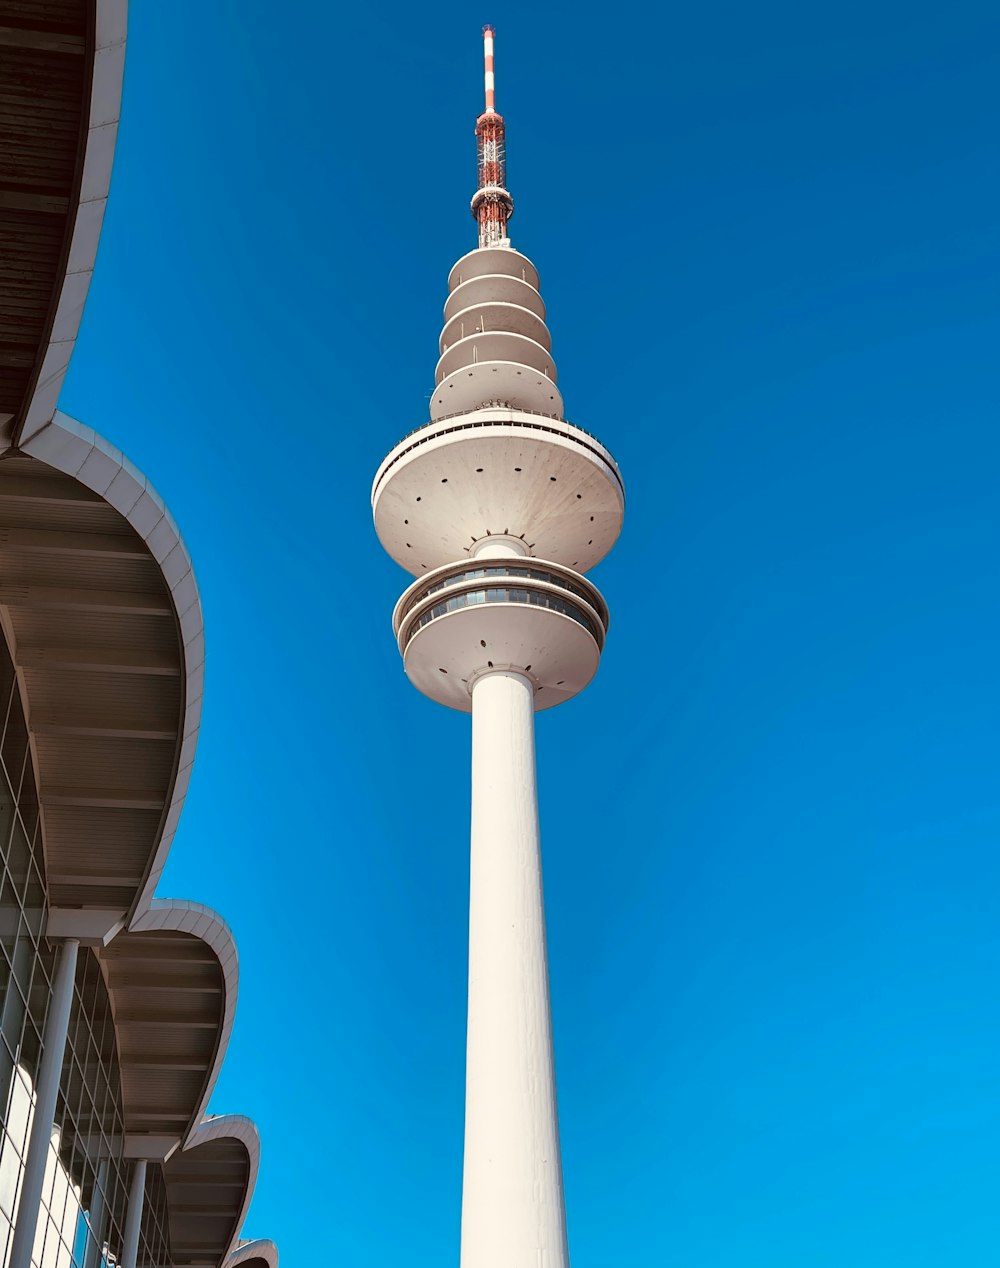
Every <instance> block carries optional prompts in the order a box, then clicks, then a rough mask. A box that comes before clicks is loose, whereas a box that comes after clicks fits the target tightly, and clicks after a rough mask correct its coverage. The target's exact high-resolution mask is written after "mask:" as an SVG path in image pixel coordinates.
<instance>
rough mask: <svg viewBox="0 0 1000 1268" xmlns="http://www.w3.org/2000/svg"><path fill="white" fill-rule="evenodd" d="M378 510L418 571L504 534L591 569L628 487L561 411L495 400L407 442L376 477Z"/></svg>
mask: <svg viewBox="0 0 1000 1268" xmlns="http://www.w3.org/2000/svg"><path fill="white" fill-rule="evenodd" d="M372 510H373V512H374V515H375V531H376V532H377V533H378V537H379V541H380V542H381V543H382V546H383V548H384V549H385V550H386V552H387V553H388V554H389V555H391V556H392V558H393V559H395V561H396V562H397V563H398V564H400V565H401V567H403V568H405V569H406V570H407V572H410V573H412V574H413V575H414V576H420V575H422V574H423V573H427V572H431V571H432V570H433V569H435V568H439V567H441V566H442V565H443V564H447V563H451V562H453V561H454V560H456V559H461V558H462V557H463V556H465V555H469V554H471V553H473V551H474V548H475V547H476V545H477V544H478V543H481V542H482V541H483V540H485V539H486V538H488V537H491V536H497V535H501V536H508V537H515V538H518V539H519V540H520V541H522V542H523V543H524V550H525V553H527V554H528V555H531V556H537V557H541V558H544V559H551V560H554V561H555V562H557V563H559V564H564V565H567V566H568V567H570V568H574V569H577V570H578V571H580V572H586V571H587V570H588V569H590V568H593V567H594V565H595V564H597V563H598V562H600V560H601V559H603V558H604V556H605V555H606V554H607V553H608V551H609V550H610V549H611V547H612V546H613V545H614V544H615V541H616V540H617V539H618V534H619V533H620V532H621V526H622V518H623V516H624V513H625V489H624V486H623V484H622V478H621V475H620V473H619V471H618V467H617V464H616V463H615V460H614V458H612V456H611V454H610V453H609V452H608V450H607V449H605V447H604V446H603V445H602V444H601V442H600V441H599V440H597V439H596V437H594V436H591V435H590V434H589V433H588V432H585V431H583V430H582V429H581V428H579V427H574V426H573V424H572V423H568V422H566V421H565V419H562V418H556V417H552V416H551V415H547V414H532V413H530V412H529V411H527V410H524V409H512V408H509V407H506V406H502V405H494V406H485V407H482V408H479V409H475V410H471V411H469V412H465V413H460V414H458V415H455V416H454V417H450V418H442V419H439V420H438V421H436V422H432V423H428V424H427V425H426V426H424V427H421V428H419V429H418V430H417V431H415V432H411V433H410V435H409V436H406V437H405V438H404V439H403V440H401V441H400V442H399V444H398V445H396V447H395V448H394V449H392V450H391V451H390V452H389V454H388V455H387V456H386V457H385V459H384V460H383V462H382V465H381V466H380V467H379V469H378V472H377V474H376V476H375V482H374V485H373V486H372Z"/></svg>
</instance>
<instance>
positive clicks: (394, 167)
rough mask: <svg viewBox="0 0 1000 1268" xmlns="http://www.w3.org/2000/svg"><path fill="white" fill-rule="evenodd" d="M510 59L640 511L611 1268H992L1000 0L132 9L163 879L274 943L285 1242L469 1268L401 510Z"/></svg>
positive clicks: (610, 679) (560, 264)
mask: <svg viewBox="0 0 1000 1268" xmlns="http://www.w3.org/2000/svg"><path fill="white" fill-rule="evenodd" d="M485 21H492V22H494V23H495V24H496V26H497V29H498V38H497V59H498V62H497V71H498V105H499V107H500V109H501V110H502V111H503V112H504V114H505V116H506V118H507V124H508V155H509V181H510V185H511V188H512V191H513V193H514V196H515V199H516V201H517V214H516V216H515V218H514V220H513V223H512V237H513V241H514V244H515V245H516V246H517V247H518V248H520V249H522V250H523V251H525V253H526V254H527V255H529V256H530V257H531V258H532V259H533V260H534V261H535V262H536V264H537V265H538V267H539V269H540V271H541V277H542V289H543V294H544V296H545V299H546V301H547V302H548V306H549V315H550V328H551V330H552V334H553V338H554V341H555V342H554V349H555V355H556V360H557V363H558V365H559V370H560V386H561V387H562V388H563V391H564V394H565V398H566V406H567V416H568V417H569V418H570V419H571V420H573V421H574V422H577V423H578V424H579V425H581V426H583V427H585V428H587V429H588V430H591V431H593V432H595V433H596V434H597V435H599V436H600V437H601V439H602V440H604V441H605V442H606V443H607V444H608V446H609V447H610V448H611V450H612V451H613V452H614V453H615V455H616V457H617V458H618V459H619V461H620V464H621V467H622V470H623V473H624V476H625V481H626V486H627V489H628V494H629V505H628V509H627V513H626V526H625V531H624V533H623V535H622V537H621V540H620V542H619V544H618V546H617V548H616V549H615V551H614V552H613V553H612V554H611V555H610V556H609V558H608V559H607V560H606V561H605V562H604V563H603V564H602V565H601V566H600V568H598V569H597V570H595V572H594V574H593V576H594V579H595V581H596V582H597V583H598V584H599V585H600V587H601V588H602V590H603V592H604V594H605V595H606V597H607V599H608V602H609V604H610V607H611V612H612V630H611V636H610V639H609V641H608V646H607V651H606V654H605V658H604V663H603V664H602V666H601V670H600V673H599V674H598V677H597V679H596V680H595V681H594V683H593V685H592V686H591V687H590V689H589V690H588V691H587V692H586V693H585V694H584V695H582V696H581V697H579V698H578V699H577V700H575V701H573V702H572V703H570V704H568V705H566V706H564V707H562V708H560V709H557V710H554V711H552V712H549V713H546V714H544V715H542V716H541V717H540V719H539V725H538V746H539V765H540V776H541V813H542V821H543V823H542V826H543V841H544V855H545V868H546V887H547V907H548V919H549V934H550V947H551V972H552V984H553V997H554V1013H555V1035H556V1050H557V1065H558V1078H559V1096H560V1110H561V1118H562V1136H563V1151H564V1165H565V1178H566V1198H567V1206H568V1219H569V1229H570V1244H571V1250H572V1256H573V1263H574V1268H623V1266H625V1265H629V1266H632V1265H643V1266H645V1265H649V1266H653V1265H665V1266H670V1268H733V1266H734V1265H740V1268H758V1266H759V1268H803V1266H806V1268H813V1266H816V1268H825V1266H827V1265H829V1266H836V1268H845V1266H846V1265H850V1266H851V1268H891V1266H895V1265H900V1266H903V1265H905V1266H906V1268H918V1266H922V1265H928V1266H933V1268H940V1266H941V1265H976V1266H978V1265H985V1264H992V1263H996V1262H998V1260H1000V1145H998V1141H1000V1013H998V1005H997V998H998V989H997V987H998V974H1000V851H998V848H997V844H998V834H1000V784H998V756H997V752H998V741H1000V660H998V646H1000V603H998V595H997V560H998V556H1000V521H998V500H1000V499H998V484H1000V441H998V421H1000V408H998V406H1000V390H998V361H1000V358H998V346H1000V306H998V290H997V278H998V270H1000V239H998V229H997V219H996V213H997V204H998V197H1000V177H998V168H997V155H996V151H995V149H994V146H995V143H996V137H997V123H998V107H997V96H996V88H997V82H998V79H1000V54H998V45H1000V14H998V11H997V8H996V6H995V5H994V4H991V3H985V2H984V3H982V4H980V5H976V4H962V3H958V4H949V5H945V4H943V3H942V4H929V3H920V2H919V0H918V2H917V3H916V4H914V3H912V0H911V2H908V3H900V4H894V3H875V4H872V3H865V4H859V3H856V2H854V0H847V2H846V3H844V4H840V5H837V6H833V7H827V8H823V7H822V6H821V7H820V8H817V7H816V6H811V5H803V4H801V3H794V4H793V3H784V4H783V3H776V2H775V0H764V2H763V3H758V4H753V5H746V4H742V3H740V4H737V3H734V2H728V0H720V2H715V3H705V4H695V5H691V4H687V5H666V6H660V5H656V6H653V5H648V6H647V5H641V4H637V3H635V2H634V0H623V2H622V3H618V4H615V5H612V6H609V7H607V8H604V7H602V8H592V9H591V8H588V7H587V5H586V4H581V5H577V6H574V7H570V6H563V5H556V6H548V5H544V6H539V5H537V4H529V3H523V2H521V0H516V2H510V0H508V3H506V4H505V5H504V6H503V8H502V9H494V10H488V9H482V10H481V9H477V8H476V7H475V6H471V5H469V4H467V3H455V2H453V0H441V2H439V3H437V4H435V5H432V6H404V5H401V4H398V3H394V2H392V0H389V2H387V3H383V4H378V5H340V4H329V3H326V2H325V0H303V2H302V3H298V4H285V5H277V6H276V5H274V4H273V3H265V2H264V0H216V2H214V3H210V4H209V3H204V0H171V2H170V3H169V4H168V3H142V2H141V0H136V2H135V3H133V5H132V13H131V19H130V32H129V52H128V62H127V70H126V82H125V100H124V115H123V124H122V129H121V137H120V142H119V147H118V155H117V162H116V168H115V175H114V181H113V185H112V196H111V203H110V207H109V212H108V217H107V220H106V223H105V231H104V238H103V242H102V247H101V253H100V259H99V261H98V268H97V272H96V274H95V279H94V285H93V289H92V291H91V296H90V301H89V304H88V307H87V312H86V316H85V320H84V324H83V331H82V336H81V339H80V341H79V344H78V347H77V351H76V355H75V357H74V360H73V365H72V370H71V373H70V377H69V379H68V380H67V383H66V387H65V390H64V392H63V397H62V407H63V408H64V409H65V410H66V411H67V412H69V413H71V414H73V415H75V416H77V417H79V418H80V419H82V420H83V421H85V422H86V423H88V424H91V425H92V426H94V427H96V428H97V429H98V430H99V431H100V432H102V433H103V434H104V435H106V436H107V437H109V438H110V439H111V440H112V441H114V442H115V443H116V444H118V445H120V446H121V447H122V448H123V449H124V450H125V452H126V453H127V454H128V455H129V456H130V457H131V458H132V459H133V460H134V461H135V462H136V463H137V464H138V465H139V466H140V468H141V469H142V470H143V471H144V472H146V473H147V474H148V475H149V476H150V478H151V479H152V481H153V482H154V483H155V484H156V486H157V487H158V489H159V490H160V492H161V493H162V494H163V495H164V497H165V498H166V500H167V503H168V505H169V506H170V508H171V509H172V511H173V513H174V515H175V517H176V518H177V520H178V522H179V524H180V525H181V528H182V531H183V533H184V535H185V538H186V540H187V543H188V546H189V548H190V550H191V553H192V555H193V557H194V561H195V569H196V572H197V575H198V577H199V580H200V585H201V590H202V597H203V602H204V607H205V617H206V625H207V637H208V644H209V652H208V657H209V665H208V679H207V696H206V712H205V717H204V724H203V728H202V738H201V747H200V751H199V757H198V760H197V762H196V765H195V777H194V782H193V785H192V789H191V793H190V795H189V797H188V802H187V808H186V810H185V813H184V818H183V821H182V824H181V830H180V833H179V835H178V837H177V841H176V844H175V846H174V849H173V853H172V855H171V860H170V864H169V866H168V869H167V873H166V876H165V877H164V881H163V884H162V885H161V888H160V893H161V894H162V895H165V896H166V895H169V896H177V897H190V898H196V899H200V900H202V901H205V902H208V903H210V904H212V905H213V906H215V907H216V908H217V909H218V910H219V911H220V912H221V913H222V914H223V915H224V916H225V917H226V919H227V920H229V921H230V922H231V924H232V926H233V928H234V931H235V933H236V937H237V941H238V943H239V946H240V952H241V964H242V978H241V984H240V1002H239V1009H238V1014H237V1021H236V1029H235V1032H234V1034H233V1039H232V1044H231V1047H230V1050H229V1056H228V1059H227V1062H226V1065H225V1068H224V1070H223V1073H222V1077H221V1079H220V1081H219V1084H218V1088H217V1091H216V1094H215V1096H214V1099H213V1103H212V1108H213V1109H214V1110H215V1111H218V1112H224V1111H237V1112H244V1113H247V1114H250V1115H251V1116H252V1117H253V1118H254V1119H255V1120H256V1121H257V1123H258V1124H259V1126H260V1128H261V1133H262V1136H263V1143H264V1154H263V1163H262V1170H261V1176H260V1183H259V1186H258V1190H257V1196H256V1199H255V1201H254V1204H253V1208H252V1210H251V1213H250V1217H249V1220H248V1222H247V1226H246V1230H247V1232H248V1234H250V1235H257V1236H272V1237H274V1238H275V1239H276V1240H277V1241H278V1242H279V1243H280V1247H281V1253H282V1261H283V1268H311V1266H312V1265H315V1264H316V1263H317V1262H322V1263H324V1264H330V1265H344V1266H345V1268H389V1266H390V1265H392V1266H393V1268H397V1266H399V1265H403V1266H405V1268H424V1266H426V1268H441V1265H445V1264H457V1260H458V1235H459V1209H460V1185H461V1153H462V1116H463V1105H462V1102H463V1067H464V1025H465V972H466V922H467V907H466V904H467V885H468V823H467V821H468V811H469V788H468V785H469V778H468V765H469V725H468V719H467V718H466V717H465V716H459V715H455V714H450V713H448V712H447V711H446V710H444V709H442V708H440V707H438V706H435V705H432V704H431V703H430V702H429V701H427V700H425V699H424V698H423V697H422V696H420V695H419V694H418V693H417V692H415V691H414V690H413V689H412V688H411V687H410V686H409V685H408V684H407V682H406V680H405V678H404V676H403V673H402V668H401V664H400V661H399V656H398V652H397V650H396V647H395V645H394V642H393V639H392V635H391V632H390V626H389V618H390V613H391V611H392V606H393V604H394V602H395V600H396V598H397V596H398V594H399V593H400V592H401V591H402V589H403V588H404V586H405V585H406V584H407V577H406V575H405V574H403V573H402V572H401V571H400V570H399V569H398V568H397V567H396V565H394V564H393V563H392V562H391V561H390V560H389V559H388V557H387V556H386V555H384V554H383V552H382V550H381V549H380V547H379V545H378V542H377V540H376V538H375V536H374V533H373V530H372V527H371V521H370V509H369V502H368V497H369V490H370V485H371V479H372V476H373V474H374V471H375V468H376V466H377V464H378V462H379V461H380V459H381V458H382V456H383V454H384V453H385V452H386V451H387V450H388V449H389V448H390V447H391V446H392V445H393V444H394V443H395V442H396V440H397V439H398V438H400V437H401V436H402V435H403V433H405V432H407V431H408V430H410V429H411V428H413V427H416V426H418V425H419V424H420V423H422V422H423V421H425V419H426V417H427V397H428V395H429V393H430V390H431V386H432V376H433V369H434V362H435V359H436V356H437V352H436V341H437V336H438V333H439V327H440V314H441V305H442V303H443V301H444V297H445V281H446V277H447V271H448V269H449V267H450V265H451V264H452V262H453V261H454V260H455V259H456V258H457V257H458V256H459V255H461V254H463V253H464V252H465V251H466V250H468V249H470V248H471V247H472V246H473V245H474V244H475V236H474V224H473V221H472V219H471V217H470V216H469V213H468V200H469V197H470V195H471V193H472V191H473V188H474V182H475V145H474V137H473V124H474V121H475V117H476V114H477V112H478V110H479V107H480V101H481V95H480V94H481V61H480V58H481V45H480V27H481V26H482V23H483V22H485Z"/></svg>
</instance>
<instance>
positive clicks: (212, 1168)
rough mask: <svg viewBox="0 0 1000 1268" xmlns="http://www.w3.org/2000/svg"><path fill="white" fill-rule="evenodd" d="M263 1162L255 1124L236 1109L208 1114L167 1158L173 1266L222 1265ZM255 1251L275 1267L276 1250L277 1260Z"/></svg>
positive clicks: (212, 1267) (218, 1267)
mask: <svg viewBox="0 0 1000 1268" xmlns="http://www.w3.org/2000/svg"><path fill="white" fill-rule="evenodd" d="M259 1165H260V1139H259V1137H258V1135H257V1128H256V1127H255V1126H254V1125H253V1123H252V1122H251V1121H250V1119H249V1118H244V1117H242V1116H241V1115H238V1114H225V1115H221V1116H219V1117H217V1118H207V1119H205V1120H204V1121H203V1122H202V1123H200V1124H199V1126H198V1127H197V1128H196V1129H195V1131H194V1132H193V1133H192V1134H191V1137H190V1138H189V1140H188V1142H187V1144H186V1145H185V1147H184V1148H183V1149H181V1150H178V1151H177V1153H175V1154H173V1155H172V1156H171V1157H170V1158H169V1159H168V1161H167V1162H166V1164H165V1166H164V1168H163V1178H164V1181H165V1183H166V1187H167V1210H168V1212H169V1219H170V1250H171V1260H172V1263H173V1265H174V1268H223V1265H224V1264H226V1262H227V1259H228V1257H229V1255H230V1252H231V1251H232V1250H233V1249H234V1248H236V1246H237V1237H238V1234H239V1231H240V1228H241V1227H242V1224H243V1220H244V1219H245V1218H246V1213H247V1208H248V1207H249V1206H250V1199H251V1198H252V1197H253V1191H254V1186H255V1185H256V1183H257V1171H258V1168H259ZM251 1244H252V1245H254V1244H255V1245H259V1246H266V1245H269V1243H251ZM257 1257H263V1258H264V1259H265V1262H268V1268H276V1264H277V1254H276V1253H275V1256H274V1263H273V1264H272V1263H270V1262H269V1261H268V1258H267V1255H266V1254H264V1255H263V1256H257ZM249 1258H250V1259H253V1258H254V1256H253V1255H250V1256H249ZM237 1262H238V1263H240V1264H243V1263H244V1262H245V1261H244V1260H242V1259H240V1260H238V1261H237Z"/></svg>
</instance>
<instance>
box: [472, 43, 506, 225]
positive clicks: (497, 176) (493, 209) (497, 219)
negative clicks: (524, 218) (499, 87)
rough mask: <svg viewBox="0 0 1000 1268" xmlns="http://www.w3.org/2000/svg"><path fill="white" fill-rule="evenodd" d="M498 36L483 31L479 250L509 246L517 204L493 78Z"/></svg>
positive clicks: (475, 204) (475, 205) (476, 206)
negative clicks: (509, 230)
mask: <svg viewBox="0 0 1000 1268" xmlns="http://www.w3.org/2000/svg"><path fill="white" fill-rule="evenodd" d="M495 35H496V32H495V31H494V30H493V28H492V27H491V26H484V27H483V58H484V66H485V76H484V79H485V87H486V109H485V111H484V112H483V113H482V114H481V115H480V116H479V118H478V119H477V120H476V150H477V155H478V160H479V188H478V189H477V190H476V192H475V195H474V196H473V199H472V214H473V216H474V217H475V218H476V222H477V223H478V225H479V245H480V247H496V246H501V245H503V246H506V245H507V222H508V220H510V218H511V216H512V215H513V214H514V200H513V198H511V196H510V194H509V193H508V192H507V154H506V141H505V128H504V121H503V115H501V114H497V112H496V108H495V107H496V80H495V78H494V74H493V40H494V37H495Z"/></svg>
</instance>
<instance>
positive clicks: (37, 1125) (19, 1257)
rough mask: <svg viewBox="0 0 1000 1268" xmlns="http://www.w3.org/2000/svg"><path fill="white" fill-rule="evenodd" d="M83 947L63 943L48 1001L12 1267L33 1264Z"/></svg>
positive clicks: (27, 1267) (26, 1267)
mask: <svg viewBox="0 0 1000 1268" xmlns="http://www.w3.org/2000/svg"><path fill="white" fill-rule="evenodd" d="M79 950H80V944H79V942H77V941H76V939H75V938H67V939H66V941H65V942H63V943H62V944H61V945H60V948H59V953H58V958H57V960H56V971H55V978H54V980H53V983H52V998H51V999H50V1000H49V1014H48V1017H47V1018H46V1019H45V1034H44V1035H43V1037H42V1061H41V1065H40V1066H39V1069H38V1079H37V1082H36V1084H35V1111H34V1115H33V1116H32V1119H31V1131H30V1133H29V1135H28V1151H27V1154H26V1155H25V1159H24V1174H23V1175H22V1177H21V1197H20V1200H19V1202H18V1207H17V1220H16V1221H15V1227H14V1238H13V1241H12V1242H11V1247H10V1259H9V1260H8V1265H7V1268H31V1252H32V1250H33V1249H34V1245H35V1230H36V1228H37V1226H38V1212H39V1208H40V1206H41V1201H42V1186H43V1184H44V1181H45V1164H46V1161H47V1159H48V1154H49V1141H50V1140H51V1139H52V1126H53V1120H54V1119H55V1114H56V1099H57V1097H58V1095H59V1079H60V1077H61V1075H62V1065H63V1057H64V1056H65V1053H66V1034H67V1032H68V1030H69V1016H70V1012H71V1010H72V1007H73V985H74V983H75V981H76V961H77V954H78V952H79Z"/></svg>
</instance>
